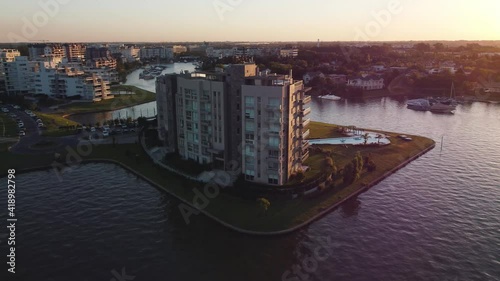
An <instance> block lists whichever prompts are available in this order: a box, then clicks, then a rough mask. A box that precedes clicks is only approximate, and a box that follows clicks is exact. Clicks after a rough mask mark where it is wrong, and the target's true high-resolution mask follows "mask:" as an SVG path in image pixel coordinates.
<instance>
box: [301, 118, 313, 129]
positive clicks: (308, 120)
mask: <svg viewBox="0 0 500 281" xmlns="http://www.w3.org/2000/svg"><path fill="white" fill-rule="evenodd" d="M309 124H311V118H308V119H306V120H304V121H302V124H301V127H302V128H305V127H307V126H308V125H309Z"/></svg>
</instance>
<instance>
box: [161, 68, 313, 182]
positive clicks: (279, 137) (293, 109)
mask: <svg viewBox="0 0 500 281" xmlns="http://www.w3.org/2000/svg"><path fill="white" fill-rule="evenodd" d="M156 89H157V109H158V111H157V112H158V127H159V136H160V139H161V140H163V141H164V143H165V147H166V149H167V151H168V152H171V153H178V154H179V155H180V156H181V157H182V158H183V159H186V160H188V159H189V160H193V161H196V162H197V163H200V164H212V165H213V167H214V168H218V169H226V170H231V169H234V167H235V166H238V167H241V168H242V173H243V174H244V176H245V178H246V180H248V181H253V182H258V183H262V184H270V185H283V184H285V183H286V182H287V181H288V180H289V179H290V177H291V176H292V175H293V174H294V173H295V172H298V171H300V170H303V169H304V168H305V167H304V165H303V163H304V161H305V160H306V159H307V158H308V156H309V153H308V142H307V140H306V139H307V137H308V135H309V131H308V130H307V125H308V124H309V122H310V120H309V119H308V118H307V116H308V114H309V113H310V110H311V109H310V108H309V107H308V106H307V105H308V103H309V102H310V97H309V96H307V95H306V90H305V88H304V85H303V83H302V81H294V80H293V79H292V77H291V74H290V75H275V74H274V75H272V74H271V75H269V74H267V72H264V73H262V72H259V70H258V68H257V67H256V65H255V64H237V65H230V66H228V67H227V68H226V69H225V71H224V72H222V73H184V74H170V75H165V76H161V77H159V78H158V79H157V81H156Z"/></svg>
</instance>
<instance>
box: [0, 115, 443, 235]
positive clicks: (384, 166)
mask: <svg viewBox="0 0 500 281" xmlns="http://www.w3.org/2000/svg"><path fill="white" fill-rule="evenodd" d="M313 126H316V127H318V124H315V125H313ZM319 126H320V127H321V126H323V125H321V124H319ZM324 126H328V125H324ZM324 126H323V127H324ZM330 126H331V130H329V129H327V130H325V131H326V132H325V133H323V136H325V137H331V134H329V133H328V132H333V131H335V129H334V128H336V127H335V126H334V125H330ZM313 128H314V127H313ZM387 134H388V135H390V136H394V137H395V136H397V133H389V132H387ZM411 137H413V138H414V141H412V142H405V141H402V140H399V139H397V138H395V139H394V140H393V141H394V143H393V144H392V145H390V146H386V147H366V148H360V147H350V146H348V147H343V146H322V149H323V150H330V151H332V153H333V155H335V162H336V165H338V166H339V167H340V166H342V165H344V163H347V162H349V161H350V160H351V159H352V158H351V157H352V155H354V154H355V153H356V152H357V151H360V152H361V153H362V154H364V155H365V154H367V153H370V154H371V155H372V156H371V157H372V159H373V160H374V161H375V163H376V164H377V169H376V170H375V171H373V172H365V173H363V175H362V176H361V178H360V179H359V180H358V181H356V182H354V183H353V184H350V185H348V186H345V185H342V184H340V183H339V184H336V186H335V188H332V189H328V190H325V192H323V193H321V194H320V195H317V196H314V197H312V198H311V197H300V198H297V199H295V200H289V201H274V202H273V201H271V206H270V207H269V210H268V211H267V212H266V213H265V214H262V211H261V209H260V207H259V205H258V204H257V202H255V201H252V200H245V199H242V198H239V197H235V196H232V195H230V194H227V193H225V192H221V193H220V194H219V195H218V196H216V197H215V198H213V199H209V200H208V204H206V206H205V208H203V209H201V210H200V211H201V212H202V213H204V214H205V215H207V216H209V217H211V218H213V219H214V220H216V221H218V222H219V223H221V224H223V225H225V226H227V227H230V228H232V229H234V230H236V231H239V232H242V233H248V234H255V235H277V234H285V233H289V232H292V231H295V230H297V229H299V228H300V227H303V226H305V225H307V224H309V223H311V222H312V221H314V220H316V219H318V218H320V217H321V216H323V215H324V214H326V213H328V212H329V211H331V210H333V209H335V208H336V207H338V206H339V205H340V204H342V202H345V201H346V200H348V199H349V198H352V197H353V196H356V195H358V194H359V193H361V192H363V191H365V190H367V189H368V188H369V187H371V186H373V185H375V184H376V183H378V182H380V181H381V180H383V179H384V178H386V177H388V176H389V175H391V174H392V173H394V172H395V171H397V170H398V169H400V168H402V167H403V166H404V165H406V164H408V163H409V162H411V161H413V160H414V159H416V158H418V157H419V156H421V155H422V154H424V153H426V152H427V151H429V150H430V149H432V148H433V147H434V142H433V141H432V140H430V139H427V138H423V137H418V136H411ZM391 141H392V139H391ZM57 152H58V153H60V154H61V159H66V157H69V158H68V159H71V161H73V162H75V161H76V160H75V159H73V158H71V157H70V156H68V155H69V154H68V153H67V151H66V150H65V149H63V148H61V149H60V151H57ZM0 157H1V158H2V159H4V161H2V163H0V169H1V170H0V171H2V173H4V171H6V170H7V169H13V168H14V169H16V170H18V173H19V172H22V171H30V169H33V168H35V169H47V168H49V169H51V168H52V167H53V166H54V165H53V163H54V154H45V155H37V156H29V155H14V154H12V153H10V152H6V151H3V152H0ZM97 160H99V161H103V160H109V161H116V162H118V163H120V164H121V166H124V167H126V168H127V169H128V170H130V171H131V172H134V173H136V174H137V175H139V176H141V177H142V178H144V179H146V180H147V181H148V182H150V183H151V184H153V185H154V186H156V187H157V188H160V189H162V190H164V191H166V192H168V193H169V194H171V195H173V196H175V197H177V198H179V199H180V200H182V201H183V202H184V203H185V204H186V205H188V206H189V205H193V204H194V203H195V202H194V201H195V200H196V198H198V197H196V196H197V194H199V192H201V193H203V185H201V184H198V183H193V182H191V181H188V180H186V179H184V178H182V177H180V176H176V175H173V174H171V173H167V172H165V170H163V169H162V168H160V167H159V166H157V165H155V164H154V163H153V162H152V161H151V160H150V159H149V157H148V156H147V155H146V154H145V153H144V152H143V150H142V149H141V147H140V146H139V145H135V144H123V145H116V146H113V145H96V146H92V149H91V151H90V153H88V155H87V156H81V159H80V161H76V163H74V164H75V165H78V164H82V163H87V162H93V161H97ZM56 166H57V165H56ZM51 173H53V175H54V176H58V172H56V170H54V169H52V172H51ZM228 210H231V212H228ZM190 219H191V220H196V216H192V217H190Z"/></svg>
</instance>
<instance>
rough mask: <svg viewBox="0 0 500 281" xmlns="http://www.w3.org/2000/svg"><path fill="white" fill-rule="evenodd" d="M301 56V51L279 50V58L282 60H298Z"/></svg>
mask: <svg viewBox="0 0 500 281" xmlns="http://www.w3.org/2000/svg"><path fill="white" fill-rule="evenodd" d="M298 55H299V49H296V48H290V49H281V50H279V57H281V58H296V57H297V56H298Z"/></svg>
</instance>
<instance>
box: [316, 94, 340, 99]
mask: <svg viewBox="0 0 500 281" xmlns="http://www.w3.org/2000/svg"><path fill="white" fill-rule="evenodd" d="M319 98H320V99H325V100H341V99H342V98H341V97H337V96H336V95H332V94H328V95H324V96H319Z"/></svg>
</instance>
